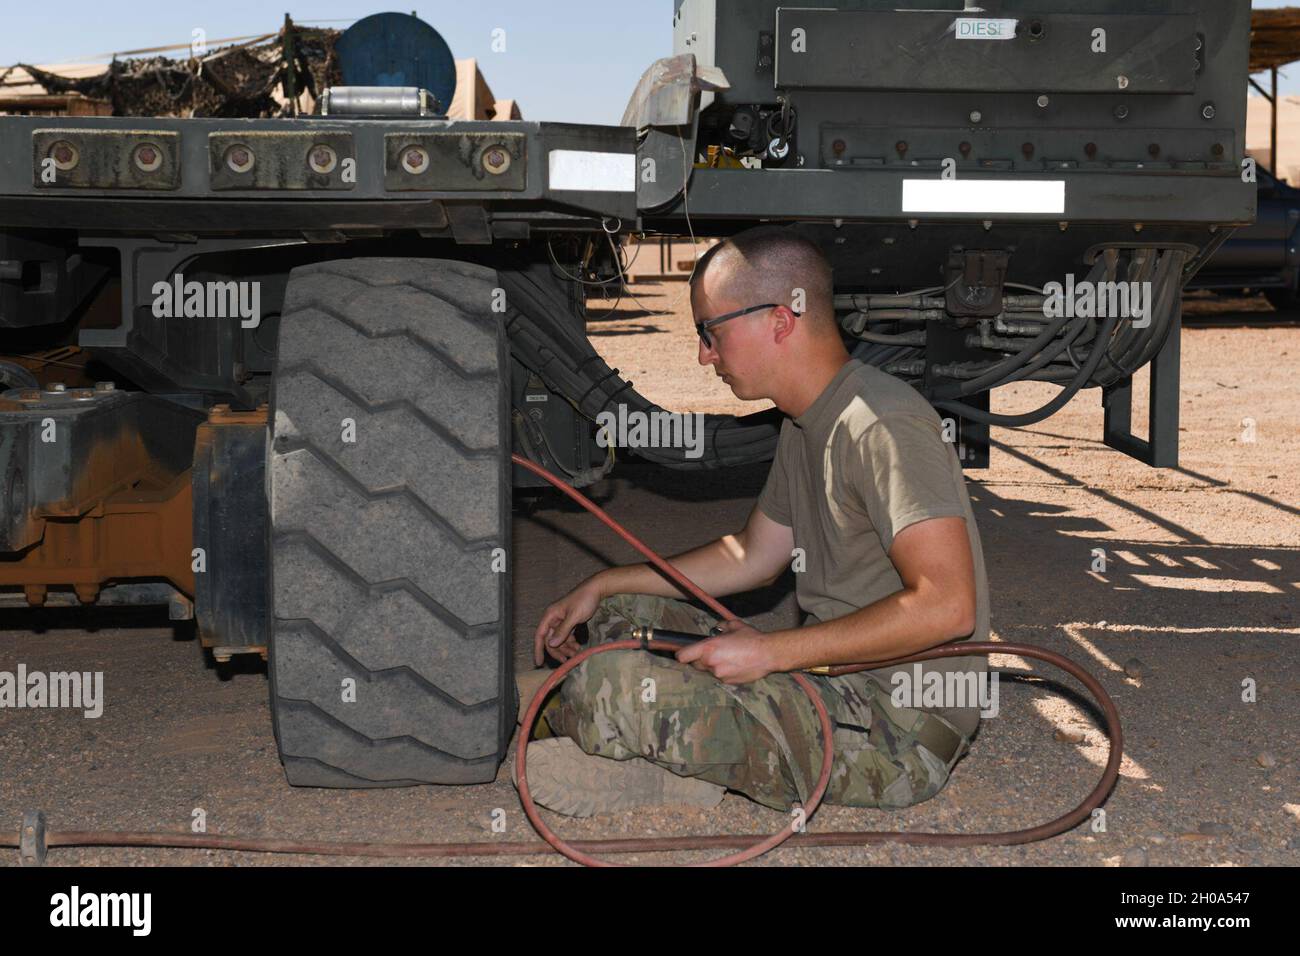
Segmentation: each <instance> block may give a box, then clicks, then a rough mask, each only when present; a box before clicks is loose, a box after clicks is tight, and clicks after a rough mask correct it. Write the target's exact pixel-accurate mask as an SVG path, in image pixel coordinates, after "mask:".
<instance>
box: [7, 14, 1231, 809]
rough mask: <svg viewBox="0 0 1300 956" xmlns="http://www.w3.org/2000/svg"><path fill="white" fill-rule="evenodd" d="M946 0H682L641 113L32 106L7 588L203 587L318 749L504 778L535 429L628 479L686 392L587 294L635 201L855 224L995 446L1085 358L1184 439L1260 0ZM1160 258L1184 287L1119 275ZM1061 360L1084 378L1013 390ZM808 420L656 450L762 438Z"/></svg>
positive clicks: (856, 244)
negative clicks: (517, 511) (630, 435)
mask: <svg viewBox="0 0 1300 956" xmlns="http://www.w3.org/2000/svg"><path fill="white" fill-rule="evenodd" d="M940 5H941V4H939V3H936V0H862V2H849V0H836V2H833V3H830V4H821V5H819V6H818V7H816V8H801V7H789V6H784V5H781V4H779V3H778V2H777V0H759V2H742V0H677V2H676V7H675V12H674V17H673V31H674V56H672V57H669V58H667V59H664V60H660V61H658V62H657V63H655V64H654V65H652V66H651V68H650V69H649V70H647V72H646V74H645V76H644V77H643V78H642V81H641V83H640V85H639V86H638V88H637V90H636V91H635V93H634V95H633V97H632V99H631V102H630V103H629V106H628V111H627V114H626V115H625V117H624V120H623V124H622V125H619V126H593V125H578V124H568V123H535V122H522V121H510V122H490V123H489V122H450V121H447V120H445V119H442V118H439V117H438V116H436V115H428V102H427V97H424V96H420V95H418V92H411V93H401V94H398V93H394V94H392V95H375V96H368V95H364V94H360V93H358V92H357V91H355V90H354V91H346V90H339V91H336V92H335V93H333V94H332V95H331V98H330V100H331V102H333V103H335V104H336V105H337V110H331V111H330V113H329V115H321V116H313V117H302V118H296V119H273V120H232V119H134V118H111V117H76V118H57V119H55V118H48V117H3V118H0V329H3V332H0V342H2V343H3V348H0V353H2V354H0V379H3V384H4V386H5V388H6V389H7V390H6V391H4V392H3V396H2V397H0V494H3V499H2V500H0V595H3V596H4V599H5V600H6V601H7V602H8V603H17V604H22V605H27V606H38V607H39V606H43V605H55V604H80V605H96V604H98V605H103V604H112V603H119V604H120V603H128V604H150V603H152V604H159V603H160V604H167V605H168V606H169V607H170V608H171V615H172V617H174V618H177V619H187V618H190V617H193V618H194V619H195V620H196V622H197V631H198V634H199V637H200V639H201V641H202V643H203V645H204V647H206V648H209V649H210V650H211V652H212V653H213V655H214V656H215V658H216V659H217V660H218V661H223V660H229V659H230V658H231V657H233V656H234V655H237V654H261V655H263V656H264V657H266V656H269V660H270V667H269V673H270V678H271V695H272V711H273V715H274V720H275V729H276V738H277V742H278V744H279V746H280V751H281V756H282V759H283V761H284V764H285V769H286V773H287V775H288V778H289V780H290V782H291V783H294V784H298V785H312V786H342V787H362V786H395V785H409V784H417V783H474V782H481V781H486V780H491V779H493V778H494V776H495V774H496V770H497V767H498V764H499V762H500V760H501V758H502V756H503V755H504V753H505V750H506V747H507V745H508V742H509V738H510V736H511V733H512V731H513V728H514V716H515V707H516V702H515V690H514V681H513V668H512V652H511V647H512V644H511V635H510V619H511V614H510V600H511V598H510V581H511V571H510V563H509V562H510V508H511V496H512V492H513V490H514V489H517V488H527V487H535V486H537V484H538V480H537V479H535V478H533V477H532V476H531V475H529V474H527V473H526V472H524V471H523V470H522V469H519V468H516V467H512V466H511V465H510V462H509V455H510V453H511V451H512V450H513V451H517V452H519V453H521V454H524V455H526V456H527V457H529V458H530V459H532V460H534V461H537V462H538V463H540V464H542V465H544V466H545V467H547V468H549V469H551V470H552V471H557V472H559V473H562V474H565V475H567V476H568V477H569V478H570V479H571V480H572V481H573V483H574V484H575V485H581V484H588V483H591V482H593V481H595V480H597V479H599V478H600V477H602V476H604V475H605V474H606V473H607V472H608V470H609V467H610V465H611V463H612V459H611V456H610V454H609V452H608V451H607V450H606V449H605V448H603V447H601V446H600V445H599V444H598V443H597V442H596V440H595V429H594V425H593V423H594V422H595V421H596V417H597V415H599V414H600V413H601V412H609V411H611V410H613V409H615V408H616V407H617V406H619V405H620V404H623V405H627V406H628V407H631V408H635V409H640V410H643V411H647V412H654V411H660V410H659V409H657V408H656V406H653V405H652V404H651V403H649V402H648V401H646V400H645V399H644V398H643V397H641V396H639V395H638V394H637V393H636V392H635V390H634V389H632V388H631V387H630V384H629V383H627V382H625V381H624V380H623V379H622V378H621V377H620V376H619V374H618V373H617V370H614V369H610V368H609V367H608V366H607V365H606V364H605V363H604V362H603V361H602V360H601V359H600V357H599V356H598V355H597V354H596V352H595V351H594V349H593V348H592V347H591V345H590V343H589V342H588V341H587V338H586V334H585V326H584V305H585V300H586V297H587V295H588V294H589V293H590V292H591V291H592V290H593V289H595V290H605V291H607V290H608V289H609V288H611V287H613V286H614V285H616V284H617V283H619V282H622V281H623V274H622V265H621V263H620V261H619V258H620V254H619V249H618V245H617V241H618V239H619V238H620V237H623V236H626V235H627V234H629V233H637V234H641V235H654V234H663V235H671V236H685V235H690V236H695V237H704V236H725V235H728V234H731V233H734V232H736V231H738V230H740V229H744V228H747V227H749V226H752V225H755V224H758V223H763V222H765V223H778V224H783V225H786V226H787V227H788V228H790V229H792V230H796V231H798V232H799V233H801V234H804V235H806V236H808V237H809V238H811V239H813V240H814V241H815V242H817V243H818V244H819V245H820V246H821V247H822V248H823V249H825V250H826V252H827V254H828V256H829V257H830V258H831V261H832V264H833V266H834V270H835V283H836V306H837V311H838V312H839V317H840V319H841V323H842V326H843V329H844V334H845V337H846V339H847V340H848V342H849V344H850V346H851V350H852V352H853V354H854V355H855V356H857V357H859V358H861V359H863V360H864V361H868V362H872V363H874V364H877V365H880V366H881V367H883V368H885V369H886V370H888V371H890V372H892V373H893V374H895V375H898V376H900V377H902V378H903V379H904V380H906V381H909V382H911V383H912V384H913V385H914V386H915V387H917V388H918V389H919V390H921V391H922V393H923V394H925V395H926V396H927V397H929V398H930V400H931V401H932V402H933V403H934V404H935V405H936V407H938V408H939V409H940V410H941V412H943V413H944V414H945V415H946V416H948V417H949V418H950V420H951V423H952V426H953V428H952V433H951V438H952V440H954V441H955V442H957V443H958V445H959V448H960V453H961V456H962V459H963V461H964V463H965V464H966V465H967V466H969V467H983V466H986V465H987V455H988V428H989V425H990V424H1007V425H1020V424H1029V423H1032V422H1034V421H1039V420H1042V419H1043V418H1045V417H1046V416H1047V415H1050V414H1051V413H1052V412H1053V411H1054V410H1055V409H1057V408H1059V407H1060V406H1061V405H1063V404H1064V403H1065V402H1066V401H1068V400H1069V398H1070V397H1072V396H1073V395H1074V394H1076V393H1077V392H1078V391H1079V390H1081V389H1083V388H1100V389H1101V395H1102V402H1103V404H1104V406H1105V435H1104V437H1105V440H1106V442H1107V444H1109V445H1111V446H1112V447H1114V448H1116V449H1119V450H1120V451H1123V452H1125V453H1127V454H1130V455H1133V456H1135V457H1138V458H1140V459H1142V460H1143V461H1145V462H1147V463H1148V464H1151V465H1154V466H1162V467H1171V466H1174V465H1176V463H1177V433H1178V343H1179V337H1178V336H1179V320H1180V308H1179V299H1180V291H1181V289H1182V287H1183V286H1184V285H1185V284H1186V282H1187V281H1188V279H1189V278H1190V277H1191V276H1193V275H1194V274H1195V272H1196V271H1197V269H1199V268H1200V266H1201V264H1202V263H1204V262H1205V260H1206V259H1207V257H1208V256H1210V255H1211V254H1212V253H1213V251H1214V249H1215V248H1217V246H1218V244H1219V243H1221V242H1222V241H1223V240H1224V239H1225V238H1226V237H1227V236H1228V234H1229V233H1230V232H1231V231H1232V229H1233V228H1234V227H1235V226H1238V225H1242V224H1246V223H1249V222H1250V221H1251V220H1252V218H1253V215H1254V209H1255V193H1256V190H1255V186H1254V184H1253V182H1252V177H1251V175H1250V173H1251V167H1250V163H1249V161H1248V160H1245V159H1244V126H1245V104H1246V97H1245V78H1246V64H1247V50H1248V43H1249V30H1250V9H1249V3H1248V0H1229V2H1224V0H1184V2H1175V0H1124V2H1117V0H1072V2H1050V0H1037V2H1027V0H1026V2H1021V0H1002V2H997V0H985V2H984V3H983V4H982V6H980V7H976V6H975V5H974V4H973V3H969V2H968V3H967V5H966V7H964V8H963V7H960V6H958V5H957V4H955V3H951V2H950V3H945V4H942V6H943V7H945V9H932V8H933V7H935V6H940ZM1052 283H1056V284H1058V285H1056V286H1053V285H1052ZM1129 284H1132V285H1131V286H1130V285H1129ZM1085 286H1086V287H1087V288H1089V289H1090V290H1093V289H1095V290H1097V291H1099V292H1100V294H1101V296H1102V299H1101V300H1098V299H1097V298H1096V297H1094V298H1093V299H1092V304H1091V305H1090V306H1089V307H1086V308H1085V307H1084V306H1083V302H1084V299H1082V298H1080V299H1078V300H1077V301H1076V299H1075V298H1074V297H1073V293H1074V290H1076V289H1082V288H1084V287H1085ZM1128 287H1131V288H1132V289H1133V290H1135V294H1136V290H1138V289H1145V290H1146V293H1147V297H1146V299H1145V303H1146V307H1145V311H1143V310H1141V309H1138V310H1136V311H1135V312H1134V313H1133V314H1123V312H1124V310H1123V309H1120V314H1112V313H1114V312H1115V307H1116V306H1117V304H1122V301H1121V299H1119V298H1118V296H1117V295H1116V293H1117V290H1118V291H1119V292H1123V291H1125V289H1126V288H1128ZM1107 288H1109V290H1110V295H1111V296H1112V297H1111V299H1110V300H1109V302H1110V306H1111V308H1110V309H1109V310H1108V309H1107V308H1105V307H1104V306H1101V304H1100V302H1101V301H1104V300H1105V295H1106V289H1107ZM1089 294H1090V295H1091V294H1092V293H1091V292H1090V293H1089ZM1124 301H1126V300H1124ZM1134 301H1135V302H1138V301H1141V300H1134ZM1076 306H1077V307H1076ZM1147 364H1150V366H1151V402H1150V409H1151V411H1150V421H1149V430H1148V435H1147V437H1146V438H1139V437H1137V436H1136V435H1134V433H1133V429H1132V421H1131V418H1132V411H1131V409H1132V378H1133V375H1134V373H1135V372H1137V371H1138V370H1139V369H1140V368H1141V367H1142V366H1144V365H1147ZM69 365H71V366H72V367H71V368H69V367H68V366H69ZM1025 379H1039V380H1045V381H1051V382H1056V383H1058V384H1060V385H1061V386H1062V389H1061V392H1060V394H1059V395H1058V397H1057V398H1056V399H1054V400H1053V401H1052V402H1051V403H1049V404H1048V405H1046V406H1044V408H1043V409H1039V410H1038V411H1036V412H1033V413H1027V414H1025V415H1018V416H1005V415H995V414H991V413H990V412H989V406H988V393H989V390H990V389H992V388H996V387H999V386H1001V385H1004V384H1008V383H1011V382H1015V381H1021V380H1025ZM777 425H778V420H777V418H776V416H774V415H772V414H767V415H758V416H749V417H746V418H741V419H736V418H731V417H729V416H709V417H708V419H707V420H706V425H705V437H706V441H705V445H704V453H703V455H701V456H699V457H698V458H692V457H689V456H687V455H685V454H684V453H683V450H682V449H673V448H655V449H639V450H637V454H638V455H639V456H640V457H641V458H643V459H646V460H649V461H653V462H658V463H660V464H664V465H666V466H669V467H676V468H716V467H726V466H729V465H736V464H744V463H749V462H755V461H762V460H765V459H766V458H769V457H770V456H771V454H772V452H773V450H774V447H775V441H776V434H777Z"/></svg>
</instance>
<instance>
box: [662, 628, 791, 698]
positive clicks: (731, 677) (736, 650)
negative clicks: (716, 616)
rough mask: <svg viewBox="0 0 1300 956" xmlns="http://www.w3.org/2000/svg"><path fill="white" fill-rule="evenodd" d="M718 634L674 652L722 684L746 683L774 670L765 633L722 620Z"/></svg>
mask: <svg viewBox="0 0 1300 956" xmlns="http://www.w3.org/2000/svg"><path fill="white" fill-rule="evenodd" d="M718 626H719V629H720V630H721V631H722V632H723V633H722V635H721V636H719V637H711V638H709V639H708V640H706V641H699V642H697V643H695V644H688V645H687V646H686V647H683V648H682V649H681V650H680V651H678V652H677V659H678V660H679V661H681V662H682V663H683V664H690V665H691V666H692V667H694V668H697V669H699V670H702V671H708V672H709V673H711V674H712V675H713V676H714V677H716V678H717V679H718V680H720V681H722V682H723V683H724V684H748V683H749V682H750V681H755V680H758V679H759V678H762V677H766V676H767V675H768V674H770V673H772V671H774V670H776V667H775V664H774V662H773V659H772V654H771V645H770V643H769V642H768V640H767V635H766V634H764V633H763V632H762V631H756V630H754V628H752V627H750V626H749V625H748V624H746V623H745V622H744V621H723V622H722V623H721V624H720V625H718Z"/></svg>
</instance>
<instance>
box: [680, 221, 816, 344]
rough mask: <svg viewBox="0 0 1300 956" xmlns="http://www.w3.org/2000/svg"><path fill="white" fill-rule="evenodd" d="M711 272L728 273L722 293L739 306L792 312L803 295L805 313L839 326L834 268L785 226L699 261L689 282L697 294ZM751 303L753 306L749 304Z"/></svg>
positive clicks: (731, 243) (755, 232)
mask: <svg viewBox="0 0 1300 956" xmlns="http://www.w3.org/2000/svg"><path fill="white" fill-rule="evenodd" d="M710 268H715V269H716V268H721V269H723V270H725V273H726V278H725V279H724V281H723V285H722V292H723V294H724V295H725V296H726V297H727V298H729V299H734V300H737V301H739V300H740V299H742V298H743V299H744V300H745V301H744V302H741V303H740V305H741V306H749V305H759V304H761V303H764V302H776V303H778V304H780V305H785V306H790V307H791V308H793V303H794V296H795V290H796V289H802V290H803V301H804V308H803V309H802V310H796V311H802V312H804V313H806V314H809V315H811V316H813V317H814V318H817V319H822V320H825V321H826V322H828V323H829V324H831V325H835V302H834V294H835V285H834V280H833V277H832V274H831V264H830V262H829V261H828V260H827V258H826V255H825V253H823V252H822V251H821V249H820V248H818V246H817V244H816V243H814V242H813V241H812V240H810V239H808V238H806V237H804V236H801V235H799V234H798V233H796V232H794V231H793V230H792V229H790V228H788V227H784V226H757V227H755V228H753V229H746V230H745V231H744V232H738V233H736V235H734V236H731V237H730V238H727V239H724V240H722V241H721V242H719V243H718V244H717V245H715V246H713V247H712V248H710V249H709V250H707V251H706V252H705V253H704V255H702V256H700V259H699V261H698V262H697V263H696V265H695V273H694V275H692V276H691V287H692V289H694V288H695V287H696V286H697V285H698V284H699V283H701V282H702V280H703V278H704V274H705V272H706V271H707V270H709V269H710ZM751 300H752V301H751Z"/></svg>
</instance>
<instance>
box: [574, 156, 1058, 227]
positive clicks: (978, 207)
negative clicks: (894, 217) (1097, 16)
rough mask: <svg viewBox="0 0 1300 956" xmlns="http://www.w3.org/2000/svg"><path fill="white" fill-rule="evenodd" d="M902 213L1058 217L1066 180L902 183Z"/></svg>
mask: <svg viewBox="0 0 1300 956" xmlns="http://www.w3.org/2000/svg"><path fill="white" fill-rule="evenodd" d="M552 155H554V154H552ZM903 212H967V213H1017V212H1019V213H1043V214H1049V213H1050V214H1055V215H1060V214H1063V213H1064V212H1065V180H1063V179H1054V180H1041V179H904V180H903Z"/></svg>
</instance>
